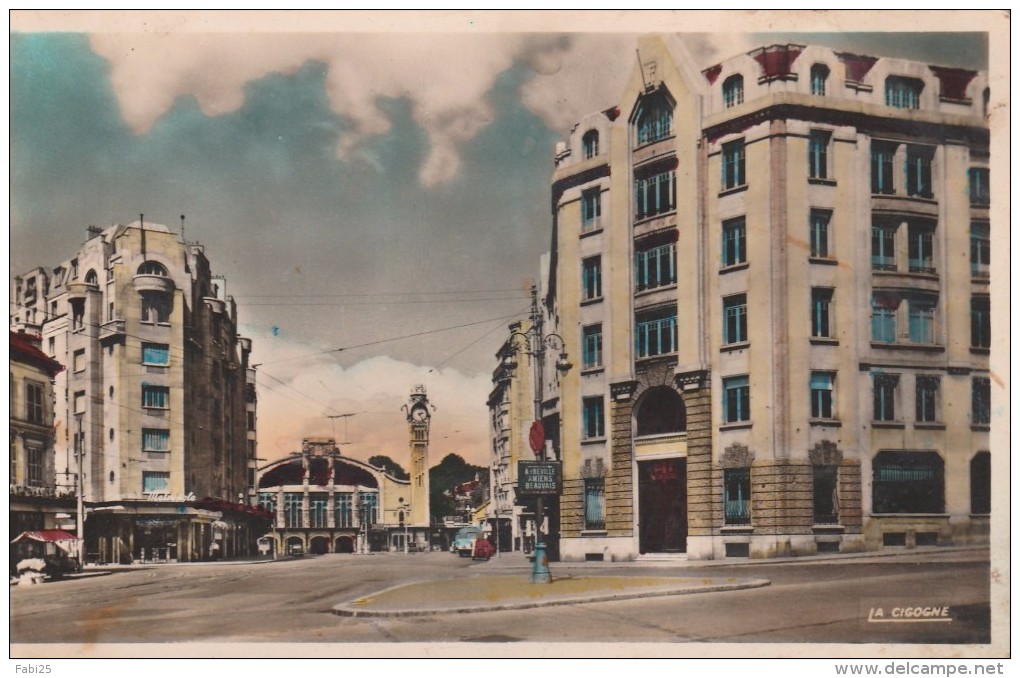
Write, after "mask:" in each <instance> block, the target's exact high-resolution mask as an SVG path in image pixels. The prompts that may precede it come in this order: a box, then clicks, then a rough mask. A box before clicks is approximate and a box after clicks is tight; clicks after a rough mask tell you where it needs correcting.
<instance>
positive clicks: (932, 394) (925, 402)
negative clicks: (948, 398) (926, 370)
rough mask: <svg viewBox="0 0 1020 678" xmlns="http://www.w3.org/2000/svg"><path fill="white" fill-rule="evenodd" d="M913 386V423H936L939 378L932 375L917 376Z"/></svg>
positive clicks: (937, 418)
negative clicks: (914, 386)
mask: <svg viewBox="0 0 1020 678" xmlns="http://www.w3.org/2000/svg"><path fill="white" fill-rule="evenodd" d="M915 384H916V388H915V397H914V414H915V417H914V419H915V421H920V422H927V423H932V422H936V421H938V420H939V417H938V414H939V413H938V405H939V378H938V377H936V376H932V375H926V374H923V375H922V374H919V375H918V376H917V379H916V382H915Z"/></svg>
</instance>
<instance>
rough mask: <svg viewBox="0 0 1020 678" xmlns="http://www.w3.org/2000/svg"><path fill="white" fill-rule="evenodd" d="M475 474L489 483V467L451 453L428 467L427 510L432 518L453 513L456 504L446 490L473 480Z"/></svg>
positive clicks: (485, 482) (439, 518) (439, 517)
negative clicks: (474, 463)
mask: <svg viewBox="0 0 1020 678" xmlns="http://www.w3.org/2000/svg"><path fill="white" fill-rule="evenodd" d="M476 475H477V476H478V477H479V478H480V479H481V481H482V482H483V483H484V484H485V485H488V484H489V469H487V468H485V467H484V466H474V465H473V464H469V463H467V462H466V461H464V458H463V457H462V456H460V455H459V454H453V453H451V454H448V455H446V456H445V457H443V460H442V461H441V462H439V464H437V465H436V466H433V467H432V468H430V469H429V512H430V514H431V515H432V518H433V519H434V520H436V519H438V520H441V519H442V518H443V516H449V515H453V513H454V511H455V510H456V506H455V505H454V502H453V499H452V497H451V496H450V495H449V494H447V491H448V490H450V489H451V488H453V487H454V486H455V485H460V484H461V483H466V482H468V481H471V480H474V479H475V476H476Z"/></svg>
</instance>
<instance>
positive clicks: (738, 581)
mask: <svg viewBox="0 0 1020 678" xmlns="http://www.w3.org/2000/svg"><path fill="white" fill-rule="evenodd" d="M769 583H770V582H769V580H767V579H751V578H738V577H628V576H606V577H598V576H571V577H565V578H562V579H554V580H553V581H551V582H549V583H548V584H532V583H530V582H529V581H528V580H527V579H525V578H522V577H520V576H505V577H476V578H471V579H447V580H440V581H422V582H415V583H412V584H403V585H401V586H395V587H393V588H389V589H384V590H382V591H379V592H377V593H373V594H371V595H367V596H363V597H361V598H358V599H357V600H352V601H350V602H346V603H341V604H340V605H336V606H334V607H333V613H334V614H336V615H339V616H341V617H413V616H423V615H432V614H447V613H457V614H464V613H470V612H493V611H496V610H525V609H529V608H535V607H550V606H553V605H576V604H578V603H599V602H606V601H612V600H630V599H633V598H654V597H659V596H679V595H685V594H689V593H712V592H717V591H736V590H740V589H750V588H758V587H762V586H768V585H769Z"/></svg>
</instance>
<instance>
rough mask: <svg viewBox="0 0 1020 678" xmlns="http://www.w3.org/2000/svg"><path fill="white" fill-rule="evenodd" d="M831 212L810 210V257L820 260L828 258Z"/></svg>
mask: <svg viewBox="0 0 1020 678" xmlns="http://www.w3.org/2000/svg"><path fill="white" fill-rule="evenodd" d="M831 219H832V212H830V211H828V210H811V218H810V222H809V223H810V230H811V233H810V236H811V256H813V257H818V258H821V259H828V258H829V221H830V220H831Z"/></svg>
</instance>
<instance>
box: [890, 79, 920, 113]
mask: <svg viewBox="0 0 1020 678" xmlns="http://www.w3.org/2000/svg"><path fill="white" fill-rule="evenodd" d="M923 89H924V83H923V82H921V81H920V80H917V79H916V78H901V77H899V76H895V75H890V76H889V77H888V78H886V80H885V105H886V106H892V107H893V108H920V107H921V91H922V90H923Z"/></svg>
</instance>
